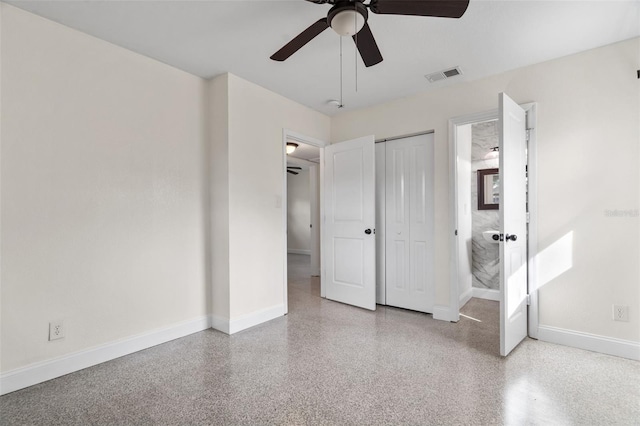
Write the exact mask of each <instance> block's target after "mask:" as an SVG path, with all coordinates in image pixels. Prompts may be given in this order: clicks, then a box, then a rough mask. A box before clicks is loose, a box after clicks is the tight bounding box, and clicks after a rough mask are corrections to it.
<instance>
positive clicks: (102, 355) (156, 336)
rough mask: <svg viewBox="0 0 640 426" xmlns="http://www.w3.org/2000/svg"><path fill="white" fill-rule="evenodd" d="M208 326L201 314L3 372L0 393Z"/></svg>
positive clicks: (52, 377)
mask: <svg viewBox="0 0 640 426" xmlns="http://www.w3.org/2000/svg"><path fill="white" fill-rule="evenodd" d="M210 327H211V319H210V318H209V317H208V316H205V317H201V318H196V319H192V320H188V321H183V322H180V323H177V324H173V325H170V326H167V327H163V328H159V329H156V330H152V331H149V332H146V333H142V334H138V335H136V336H132V337H128V338H125V339H121V340H116V341H115V342H111V343H107V344H104V345H100V346H96V347H93V348H90V349H85V350H82V351H79V352H75V353H72V354H69V355H63V356H61V357H58V358H54V359H51V360H47V361H41V362H38V363H35V364H31V365H27V366H25V367H20V368H17V369H15V370H11V371H7V372H6V373H3V374H1V375H0V395H4V394H7V393H9V392H13V391H17V390H19V389H23V388H26V387H28V386H32V385H35V384H37V383H42V382H46V381H47V380H51V379H55V378H56V377H60V376H64V375H65V374H69V373H73V372H74V371H79V370H82V369H84V368H87V367H91V366H94V365H97V364H100V363H103V362H106V361H110V360H112V359H116V358H120V357H121V356H124V355H129V354H131V353H134V352H138V351H141V350H143V349H148V348H150V347H152V346H156V345H159V344H161V343H166V342H168V341H171V340H174V339H178V338H180V337H184V336H188V335H189V334H193V333H197V332H199V331H202V330H206V329H208V328H210Z"/></svg>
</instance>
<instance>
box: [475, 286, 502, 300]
mask: <svg viewBox="0 0 640 426" xmlns="http://www.w3.org/2000/svg"><path fill="white" fill-rule="evenodd" d="M472 292H473V297H475V298H477V299H486V300H494V301H496V302H499V301H500V290H493V289H490V288H477V287H473V289H472Z"/></svg>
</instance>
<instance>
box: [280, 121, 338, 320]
mask: <svg viewBox="0 0 640 426" xmlns="http://www.w3.org/2000/svg"><path fill="white" fill-rule="evenodd" d="M287 141H295V142H300V143H304V144H307V145H313V146H317V147H318V148H320V164H319V166H320V194H319V197H320V199H319V202H320V211H321V212H322V195H323V192H322V191H323V190H322V182H323V178H324V168H323V164H324V162H323V158H324V147H325V146H327V145H329V144H328V143H327V142H324V141H321V140H320V139H315V138H312V137H310V136H306V135H303V134H301V133H297V132H294V131H293V130H289V129H286V128H285V129H282V224H283V229H284V244H283V246H284V247H283V250H282V252H283V254H284V256H283V258H284V265H283V271H284V275H283V276H284V282H283V283H282V286H283V289H284V294H283V304H284V313H285V315H286V314H288V313H289V298H288V296H287V290H288V287H289V277H288V273H287V268H288V261H287V254H288V252H287ZM321 216H322V215H321ZM319 226H320V247H322V218H321V219H320V223H319ZM323 265H324V258H323V256H322V250H320V270H321V271H322V270H324V267H323ZM320 279H321V280H322V273H321V274H320ZM323 297H324V295H323Z"/></svg>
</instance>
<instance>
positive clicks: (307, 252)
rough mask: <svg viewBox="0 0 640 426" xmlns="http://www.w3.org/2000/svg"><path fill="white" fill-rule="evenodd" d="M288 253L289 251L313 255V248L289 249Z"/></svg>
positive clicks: (290, 252)
mask: <svg viewBox="0 0 640 426" xmlns="http://www.w3.org/2000/svg"><path fill="white" fill-rule="evenodd" d="M287 253H289V254H306V255H307V256H311V250H303V249H287Z"/></svg>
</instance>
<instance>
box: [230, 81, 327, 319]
mask: <svg viewBox="0 0 640 426" xmlns="http://www.w3.org/2000/svg"><path fill="white" fill-rule="evenodd" d="M285 128H286V129H289V130H292V131H295V132H297V133H300V134H303V135H306V136H309V137H311V138H315V139H320V140H328V139H329V132H330V119H329V117H327V116H325V115H323V114H321V113H319V112H316V111H313V110H311V109H309V108H307V107H304V106H302V105H300V104H297V103H295V102H293V101H291V100H289V99H287V98H285V97H283V96H280V95H277V94H275V93H273V92H271V91H269V90H266V89H264V88H262V87H260V86H258V85H256V84H253V83H250V82H248V81H246V80H243V79H241V78H239V77H236V76H234V75H232V74H229V129H230V130H229V142H230V143H229V212H230V214H229V219H230V220H229V222H230V223H229V233H230V236H231V238H230V244H229V247H230V251H229V253H230V254H229V259H230V262H229V265H230V271H231V275H230V288H231V311H230V312H231V319H233V318H234V317H238V316H241V315H246V314H250V313H252V312H256V311H260V310H262V309H267V308H270V307H274V306H278V305H281V304H282V303H283V300H284V285H283V284H284V267H283V266H284V250H285V246H284V244H285V240H284V238H285V229H284V225H285V224H284V220H283V210H282V208H283V206H282V203H284V181H283V170H284V154H283V146H282V137H283V129H285ZM249 265H250V267H249Z"/></svg>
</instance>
